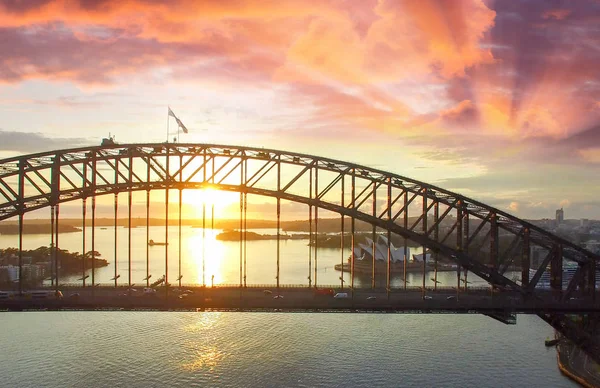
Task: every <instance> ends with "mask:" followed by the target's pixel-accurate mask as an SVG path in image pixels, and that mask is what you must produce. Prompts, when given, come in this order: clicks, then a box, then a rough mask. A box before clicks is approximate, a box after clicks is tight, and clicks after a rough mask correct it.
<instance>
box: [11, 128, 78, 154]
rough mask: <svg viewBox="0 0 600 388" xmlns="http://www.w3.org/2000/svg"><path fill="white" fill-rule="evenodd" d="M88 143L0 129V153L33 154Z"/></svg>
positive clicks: (76, 139) (74, 139)
mask: <svg viewBox="0 0 600 388" xmlns="http://www.w3.org/2000/svg"><path fill="white" fill-rule="evenodd" d="M85 144H89V141H88V140H86V139H83V138H53V137H47V136H46V135H44V134H41V133H35V132H15V131H4V130H1V129H0V151H13V152H21V153H33V152H40V151H49V150H55V149H64V148H71V147H78V146H83V145H85Z"/></svg>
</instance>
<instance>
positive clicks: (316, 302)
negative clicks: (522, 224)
mask: <svg viewBox="0 0 600 388" xmlns="http://www.w3.org/2000/svg"><path fill="white" fill-rule="evenodd" d="M186 290H188V289H185V290H170V292H169V295H168V296H167V295H165V292H164V290H159V291H158V292H156V293H155V294H151V295H145V294H144V293H143V292H142V290H137V291H135V292H128V291H127V289H126V288H125V289H123V288H120V289H119V288H98V287H97V288H96V289H93V290H92V289H91V288H89V287H88V288H70V289H68V291H67V290H64V289H63V292H64V293H65V295H64V297H63V298H61V299H56V298H53V297H47V298H39V299H38V298H31V297H26V296H22V297H19V296H16V295H15V296H14V297H11V298H7V299H0V309H3V310H9V311H19V310H27V309H50V310H61V309H83V310H96V309H159V310H195V309H209V310H226V311H323V312H324V311H339V312H408V313H410V312H414V313H444V312H445V313H482V314H486V313H487V314H489V313H496V312H499V311H500V312H505V313H524V314H538V313H541V312H554V313H565V314H568V313H582V312H600V303H598V302H594V301H592V300H591V299H587V298H578V299H571V300H567V301H564V302H559V301H557V300H556V298H555V297H554V296H553V295H552V294H551V293H547V294H546V295H543V296H542V297H539V296H538V297H537V298H535V299H533V298H532V299H529V300H523V298H522V297H521V296H520V295H518V294H516V293H509V292H506V293H499V294H491V293H490V292H489V291H488V292H483V291H474V292H469V293H461V294H459V295H458V296H457V295H456V293H455V292H454V293H450V292H445V291H443V292H428V293H427V297H426V298H423V295H422V294H421V293H420V292H414V291H412V292H399V291H395V292H392V293H389V295H388V293H386V292H385V290H364V289H363V290H355V292H354V295H352V292H351V291H349V290H345V292H347V295H348V297H347V298H342V299H336V298H334V297H333V296H331V295H317V294H316V293H315V291H314V290H313V289H308V288H298V289H294V288H285V289H284V288H282V289H280V290H279V292H278V291H277V289H274V288H273V289H257V288H246V289H244V288H214V289H213V288H191V289H189V291H191V292H190V293H188V294H187V295H185V296H182V295H183V294H182V291H186ZM74 294H78V295H77V296H74ZM278 295H281V297H277V296H278ZM597 299H600V298H597Z"/></svg>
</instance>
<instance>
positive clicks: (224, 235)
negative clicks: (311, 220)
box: [217, 230, 308, 241]
mask: <svg viewBox="0 0 600 388" xmlns="http://www.w3.org/2000/svg"><path fill="white" fill-rule="evenodd" d="M241 235H242V236H244V237H245V239H246V240H248V241H256V240H276V239H277V235H276V234H259V233H256V232H248V231H246V232H242V233H241V234H240V231H239V230H226V231H224V232H221V233H219V234H218V235H217V240H220V241H240V237H241ZM279 239H280V240H307V239H308V235H305V234H283V233H282V234H280V235H279Z"/></svg>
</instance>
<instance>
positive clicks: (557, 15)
mask: <svg viewBox="0 0 600 388" xmlns="http://www.w3.org/2000/svg"><path fill="white" fill-rule="evenodd" d="M570 14H571V10H570V9H549V10H547V11H544V13H543V14H542V18H543V19H556V20H563V19H565V18H566V17H567V16H569V15H570Z"/></svg>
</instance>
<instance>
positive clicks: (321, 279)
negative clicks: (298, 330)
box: [0, 226, 486, 287]
mask: <svg viewBox="0 0 600 388" xmlns="http://www.w3.org/2000/svg"><path fill="white" fill-rule="evenodd" d="M255 231H256V232H258V233H263V234H275V233H276V230H275V229H262V230H255ZM220 232H221V231H220V230H210V229H206V230H205V231H204V235H205V239H203V230H202V229H201V228H192V227H190V226H185V227H183V228H182V231H181V241H182V249H181V274H182V276H183V278H182V282H183V283H185V284H207V285H209V286H210V284H211V281H212V280H213V278H212V276H213V275H214V284H215V285H217V284H239V283H240V243H239V242H237V241H219V240H217V239H216V235H217V234H218V233H220ZM91 234H92V233H91V228H89V227H88V228H87V230H86V251H89V250H91ZM149 238H150V239H153V240H154V241H156V242H163V241H164V240H165V229H164V227H158V226H156V227H150V230H149ZM114 241H115V236H114V228H113V227H108V228H102V229H100V228H96V233H95V249H96V250H97V251H99V252H100V254H101V256H100V257H101V258H103V259H106V260H108V262H109V265H108V266H107V267H102V268H98V269H96V274H95V281H96V283H104V284H110V283H111V280H110V279H111V278H113V277H114V275H115V269H114V263H115V259H114V257H115V256H114V246H115V244H114ZM204 241H206V243H205V244H204ZM127 242H128V229H127V228H124V227H117V274H119V275H120V278H119V279H118V282H119V284H123V285H126V284H128V266H129V262H128V257H129V252H128V243H127ZM49 244H50V235H25V236H24V238H23V246H24V249H35V248H38V247H39V246H43V245H45V246H48V245H49ZM17 246H18V239H17V236H16V235H0V247H3V248H7V247H17ZM131 247H132V250H131V262H132V265H131V282H132V283H135V284H138V285H140V284H143V283H145V281H144V280H143V279H144V278H145V277H146V228H145V227H142V228H133V229H132V230H131ZM59 248H61V249H67V250H69V251H71V252H81V251H82V233H81V232H78V233H61V234H60V236H59ZM246 250H247V253H246V282H247V284H248V285H250V284H275V282H276V275H277V270H276V268H277V262H276V257H277V245H276V242H275V240H258V241H247V242H246ZM168 252H169V279H170V281H171V282H173V281H174V279H177V277H178V276H179V230H178V228H177V227H175V226H173V227H169V245H168ZM410 252H411V254H420V253H422V248H411V249H410ZM349 255H350V249H349V248H348V249H346V250H345V251H344V254H343V255H342V251H341V249H339V248H337V249H318V255H317V264H316V265H317V279H316V281H317V284H321V285H340V284H341V281H340V279H339V278H340V275H341V274H340V272H338V271H336V270H335V269H334V265H336V264H339V263H341V261H342V260H344V261H346V260H347V258H348V256H349ZM203 257H204V260H203ZM203 261H204V265H203ZM203 268H204V272H203ZM90 273H91V271H90V270H88V272H87V274H88V275H89V274H90ZM149 273H150V274H151V275H152V279H153V280H154V279H158V278H160V277H161V276H163V275H164V274H165V247H164V246H157V245H155V246H152V247H150V248H149ZM308 276H309V247H308V239H306V240H281V244H280V282H281V284H297V285H302V284H305V285H308ZM310 276H311V280H312V282H313V285H314V282H315V257H314V251H313V253H312V263H311V271H310ZM432 277H433V274H429V275H427V277H426V284H427V285H429V286H431V287H433V285H434V282H433V280H432V279H431V278H432ZM79 278H81V274H80V273H78V274H74V275H72V276H63V277H62V278H61V279H60V282H61V283H78V282H79V281H78V279H79ZM343 279H344V282H345V285H349V284H350V274H349V273H347V272H346V273H344V276H343ZM407 280H408V285H409V286H411V285H414V286H420V285H421V284H422V279H421V275H420V274H418V273H409V274H408V275H407ZM468 280H469V282H471V286H484V285H486V283H485V282H484V281H483V280H481V279H478V278H477V277H476V276H474V275H472V274H470V275H469V277H468ZM88 281H89V280H88ZM438 281H439V282H440V283H439V284H440V285H448V286H455V285H456V283H457V277H456V272H440V273H439V274H438ZM355 285H356V286H357V287H361V286H368V287H370V285H371V280H370V277H369V275H366V276H356V278H355ZM403 285H404V283H403V279H402V277H401V276H394V277H393V278H392V287H403Z"/></svg>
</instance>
